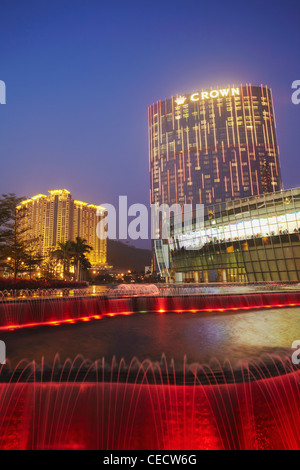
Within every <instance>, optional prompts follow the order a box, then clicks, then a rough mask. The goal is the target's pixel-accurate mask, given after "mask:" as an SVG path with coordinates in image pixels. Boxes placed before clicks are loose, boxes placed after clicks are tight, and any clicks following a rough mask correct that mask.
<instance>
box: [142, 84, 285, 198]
mask: <svg viewBox="0 0 300 470" xmlns="http://www.w3.org/2000/svg"><path fill="white" fill-rule="evenodd" d="M148 120H149V157H150V162H149V163H150V180H151V188H150V201H151V204H154V203H159V204H169V205H172V204H174V203H177V204H197V203H198V204H205V205H207V204H214V203H220V202H226V201H230V200H233V199H236V198H244V197H250V196H254V195H257V194H264V193H270V192H274V191H280V190H281V189H282V182H281V172H280V165H279V152H278V146H277V139H276V130H275V116H274V109H273V100H272V93H271V90H270V89H269V88H267V87H264V86H251V85H245V86H243V85H240V86H238V87H236V86H228V87H227V88H217V89H214V90H213V89H211V90H209V91H203V90H202V91H199V92H195V93H192V94H189V95H184V96H176V97H172V98H170V99H165V100H161V101H158V102H157V103H155V104H153V105H152V106H150V107H149V110H148Z"/></svg>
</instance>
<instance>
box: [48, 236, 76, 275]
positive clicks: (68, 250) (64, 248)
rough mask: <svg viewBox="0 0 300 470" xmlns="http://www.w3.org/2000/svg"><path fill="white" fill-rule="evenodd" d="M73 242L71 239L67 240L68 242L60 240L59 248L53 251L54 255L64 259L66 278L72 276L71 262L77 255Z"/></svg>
mask: <svg viewBox="0 0 300 470" xmlns="http://www.w3.org/2000/svg"><path fill="white" fill-rule="evenodd" d="M73 244H74V242H72V241H71V240H67V241H66V242H59V243H58V246H59V248H58V249H57V250H55V251H54V252H53V255H54V256H55V257H56V258H57V259H59V260H61V261H62V263H63V272H64V278H67V279H68V278H69V276H70V263H71V260H72V258H73V257H74V255H75V251H74V246H73Z"/></svg>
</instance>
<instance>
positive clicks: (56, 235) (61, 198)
mask: <svg viewBox="0 0 300 470" xmlns="http://www.w3.org/2000/svg"><path fill="white" fill-rule="evenodd" d="M48 192H49V195H48V196H46V195H44V194H38V195H36V196H33V197H31V198H30V199H26V200H25V201H22V202H21V204H20V205H19V206H18V209H19V210H20V209H22V208H23V207H25V208H26V211H25V217H24V222H23V223H24V224H25V225H26V227H29V231H28V234H27V235H26V236H28V238H31V239H32V238H34V239H37V240H38V242H37V251H40V252H41V253H42V254H43V255H44V256H46V257H47V256H48V255H49V254H50V253H51V252H52V251H53V250H55V248H57V246H58V243H59V242H61V243H63V242H66V241H67V240H75V239H76V237H81V238H84V239H85V240H87V243H88V245H90V246H92V247H93V250H92V251H91V253H90V254H89V256H88V258H89V261H90V263H91V265H92V266H99V265H104V264H105V263H106V239H105V238H104V236H103V237H101V238H98V236H97V233H96V228H97V224H98V223H99V221H100V219H101V215H97V209H98V208H99V207H100V206H97V205H94V204H88V203H86V202H82V201H77V200H75V199H73V198H72V196H71V194H70V192H69V191H67V190H66V189H55V190H51V191H48ZM103 211H104V209H103ZM103 213H104V212H103Z"/></svg>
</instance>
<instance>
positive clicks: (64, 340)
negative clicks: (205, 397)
mask: <svg viewBox="0 0 300 470" xmlns="http://www.w3.org/2000/svg"><path fill="white" fill-rule="evenodd" d="M1 339H2V340H3V341H5V343H6V350H7V355H8V358H9V360H10V361H11V363H12V365H13V366H16V364H17V362H18V361H19V360H21V359H23V358H26V359H28V360H36V361H37V362H40V361H41V358H42V356H44V357H45V364H48V365H52V363H53V359H54V357H55V354H56V353H59V355H60V358H61V360H62V361H64V360H65V359H67V358H68V357H69V358H74V357H76V355H77V354H82V355H83V356H84V357H86V358H89V359H91V360H96V359H99V358H101V357H105V359H106V360H107V361H108V362H110V361H111V360H112V358H113V356H115V357H116V360H117V361H120V360H121V358H124V359H125V360H126V362H127V363H129V362H130V361H131V359H132V358H133V357H134V356H136V357H138V358H139V359H140V360H141V361H142V360H144V359H146V358H149V359H151V360H152V361H160V359H161V356H162V354H165V355H166V357H167V359H168V361H170V360H171V359H172V358H173V359H174V360H175V364H176V366H177V367H182V363H183V358H184V356H186V358H187V362H188V363H194V362H199V363H212V362H213V361H215V360H217V361H220V362H221V363H223V362H224V361H225V360H230V362H231V363H232V365H233V366H235V365H237V364H238V362H239V361H242V360H248V359H251V358H253V357H257V356H261V355H263V354H269V353H276V354H290V353H291V344H292V342H293V341H294V340H296V339H300V308H281V309H268V310H260V311H257V310H256V311H250V312H246V313H245V312H234V313H223V314H221V313H216V314H214V313H209V314H203V313H202V314H197V313H195V314H192V313H177V314H176V313H165V314H155V313H147V314H134V315H131V316H129V317H126V316H122V317H118V316H116V317H113V318H103V319H102V320H100V321H95V322H87V323H78V324H72V325H60V326H55V327H53V326H47V327H38V328H29V329H24V330H19V331H18V330H16V331H10V332H5V333H4V332H2V333H1Z"/></svg>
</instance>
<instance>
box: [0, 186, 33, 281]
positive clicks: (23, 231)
mask: <svg viewBox="0 0 300 470" xmlns="http://www.w3.org/2000/svg"><path fill="white" fill-rule="evenodd" d="M22 200H23V198H18V197H16V195H15V194H13V193H9V194H2V195H1V197H0V262H1V264H2V265H3V266H4V267H6V268H7V269H9V270H10V271H11V272H12V273H13V276H14V278H15V279H16V278H17V276H18V274H19V273H20V272H23V271H26V270H27V269H28V270H29V273H30V277H31V274H32V271H33V268H34V267H35V266H37V265H39V264H40V263H41V260H42V258H41V255H40V254H39V253H38V251H39V243H38V241H39V240H38V238H33V237H31V236H30V230H31V227H30V226H29V225H28V219H27V215H28V210H27V209H26V208H25V207H22V206H20V203H21V201H22Z"/></svg>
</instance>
